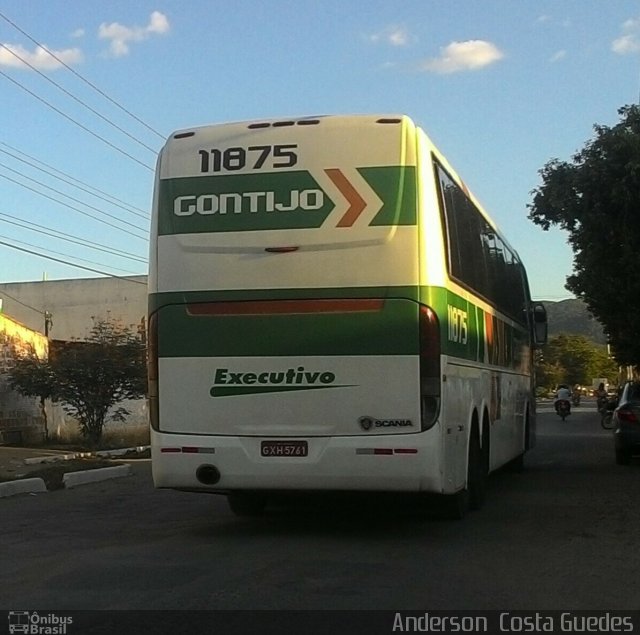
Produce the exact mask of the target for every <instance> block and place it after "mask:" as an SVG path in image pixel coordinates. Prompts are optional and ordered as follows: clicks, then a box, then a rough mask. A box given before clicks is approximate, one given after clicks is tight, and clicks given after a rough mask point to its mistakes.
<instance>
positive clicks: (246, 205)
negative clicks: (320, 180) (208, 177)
mask: <svg viewBox="0 0 640 635" xmlns="http://www.w3.org/2000/svg"><path fill="white" fill-rule="evenodd" d="M323 205H324V192H323V191H322V190H317V189H313V190H291V191H290V192H288V195H287V196H285V197H284V198H280V199H279V198H278V197H277V195H276V192H229V193H227V194H202V195H200V196H178V197H177V198H176V199H175V200H174V202H173V213H174V214H175V215H176V216H193V214H200V215H202V216H210V215H213V214H227V213H231V214H242V213H249V214H257V213H265V212H293V211H296V210H318V209H321V208H322V206H323Z"/></svg>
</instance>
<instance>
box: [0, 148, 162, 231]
mask: <svg viewBox="0 0 640 635" xmlns="http://www.w3.org/2000/svg"><path fill="white" fill-rule="evenodd" d="M0 146H4V147H5V148H9V150H12V152H8V151H7V150H3V149H2V148H0V152H2V153H3V154H6V155H8V156H10V157H12V158H13V159H16V161H20V162H21V163H24V164H25V165H28V166H30V167H32V168H34V169H36V170H39V171H40V172H44V173H45V174H48V175H49V176H52V177H53V178H54V179H58V180H59V181H62V182H63V183H66V184H67V185H71V187H75V188H77V189H79V190H82V191H83V192H86V193H87V194H89V195H91V196H94V197H96V198H99V199H101V200H103V201H105V202H106V203H109V205H113V206H114V207H119V208H120V209H122V210H124V211H126V212H129V213H131V214H134V215H135V216H139V217H140V218H144V219H146V220H148V219H149V212H148V211H146V210H143V209H141V208H140V207H136V206H135V205H131V204H130V203H127V202H126V201H123V200H122V199H119V198H118V197H116V196H113V195H112V194H109V193H108V192H105V191H103V190H101V189H99V188H97V187H95V186H93V185H90V184H89V183H85V182H84V181H81V180H80V179H77V178H75V177H74V176H71V175H70V174H67V173H66V172H63V171H62V170H58V169H57V168H55V167H54V166H52V165H49V164H48V163H45V162H44V161H42V160H41V159H38V158H36V157H33V156H31V155H30V154H27V153H26V152H23V151H22V150H19V149H18V148H14V147H13V146H11V145H9V144H8V143H5V142H4V141H0ZM14 152H17V153H18V154H21V155H22V156H23V157H27V158H28V159H31V161H34V162H35V163H32V162H31V161H27V160H25V159H23V158H21V157H20V156H18V155H16V154H13V153H14ZM38 164H40V165H44V166H45V167H47V168H49V169H48V170H45V169H44V168H42V167H40V165H38ZM55 173H57V174H61V175H62V177H65V178H62V177H60V176H57V175H56V174H55ZM77 183H79V184H80V185H76V184H77ZM96 192H97V193H96Z"/></svg>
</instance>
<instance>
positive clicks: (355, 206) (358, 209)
mask: <svg viewBox="0 0 640 635" xmlns="http://www.w3.org/2000/svg"><path fill="white" fill-rule="evenodd" d="M325 172H326V174H327V176H328V177H329V178H330V179H331V181H332V182H333V184H334V185H335V186H336V187H337V188H338V189H339V190H340V194H342V196H344V197H345V198H346V199H347V202H348V203H349V209H348V210H347V211H346V212H345V213H344V216H343V217H342V218H341V219H340V220H339V221H338V224H337V225H336V227H351V226H352V225H353V224H354V223H355V222H356V221H357V220H358V217H359V216H360V214H362V212H363V211H364V208H365V207H366V206H367V202H366V201H365V200H364V199H363V198H362V196H360V194H358V192H357V191H356V189H355V188H354V187H353V185H352V184H351V182H350V181H349V180H348V179H347V177H346V176H345V175H344V174H343V173H342V171H341V170H339V169H337V168H329V169H326V170H325Z"/></svg>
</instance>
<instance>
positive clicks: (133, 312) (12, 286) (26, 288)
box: [0, 276, 147, 340]
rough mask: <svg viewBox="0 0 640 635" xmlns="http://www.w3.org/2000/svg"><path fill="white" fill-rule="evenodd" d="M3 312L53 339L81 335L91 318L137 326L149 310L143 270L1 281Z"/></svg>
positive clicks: (83, 337) (64, 338) (82, 336)
mask: <svg viewBox="0 0 640 635" xmlns="http://www.w3.org/2000/svg"><path fill="white" fill-rule="evenodd" d="M0 299H1V300H2V307H3V313H4V314H6V315H10V316H11V317H12V318H13V319H15V320H16V321H18V322H20V323H22V324H23V325H25V326H26V327H28V328H30V329H32V330H34V331H38V332H40V333H42V334H45V335H49V336H50V337H52V338H53V339H56V340H82V339H85V338H86V337H87V336H88V335H89V333H90V331H91V328H92V326H93V320H94V319H107V318H112V319H114V320H116V321H119V322H122V323H123V324H124V325H125V326H128V327H131V328H133V329H137V328H139V327H140V326H143V325H144V322H145V319H146V314H147V276H130V277H126V278H79V279H72V280H44V281H42V282H4V283H0Z"/></svg>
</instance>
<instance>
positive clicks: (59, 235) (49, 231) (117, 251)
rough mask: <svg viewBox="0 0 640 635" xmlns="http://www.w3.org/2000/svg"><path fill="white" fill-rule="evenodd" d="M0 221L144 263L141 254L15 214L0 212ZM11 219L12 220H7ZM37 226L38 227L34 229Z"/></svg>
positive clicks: (144, 259)
mask: <svg viewBox="0 0 640 635" xmlns="http://www.w3.org/2000/svg"><path fill="white" fill-rule="evenodd" d="M0 216H1V217H3V218H0V222H2V223H8V224H9V225H15V226H16V227H21V228H22V229H26V230H28V231H31V232H36V233H38V234H43V235H45V236H51V237H53V238H57V239H58V240H64V241H65V242H68V243H74V244H77V245H82V246H83V247H87V248H88V249H94V250H95V251H102V252H104V253H107V254H111V255H113V256H117V257H118V258H127V259H128V260H136V261H138V262H142V263H146V262H147V260H146V258H143V257H142V256H136V255H135V254H132V253H130V252H128V251H122V250H120V249H116V248H115V247H107V245H101V244H100V243H94V242H92V241H90V240H86V239H85V238H81V237H80V236H74V235H73V234H66V233H64V234H63V233H62V232H59V231H57V230H55V229H52V228H51V227H45V226H44V225H38V224H37V223H29V222H26V221H22V220H19V219H17V218H16V217H15V216H11V215H9V214H3V213H1V212H0ZM8 219H13V220H8ZM36 228H38V229H36Z"/></svg>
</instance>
